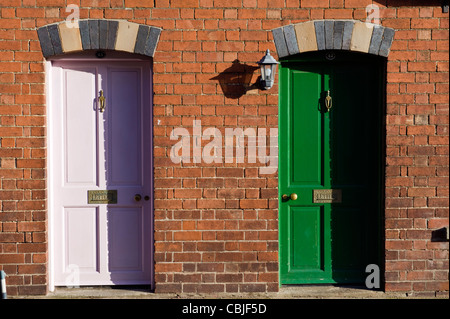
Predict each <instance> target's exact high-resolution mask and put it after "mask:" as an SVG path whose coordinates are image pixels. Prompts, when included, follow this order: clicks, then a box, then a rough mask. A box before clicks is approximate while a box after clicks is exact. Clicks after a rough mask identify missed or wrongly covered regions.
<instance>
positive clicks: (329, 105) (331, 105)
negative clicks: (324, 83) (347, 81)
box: [325, 90, 333, 112]
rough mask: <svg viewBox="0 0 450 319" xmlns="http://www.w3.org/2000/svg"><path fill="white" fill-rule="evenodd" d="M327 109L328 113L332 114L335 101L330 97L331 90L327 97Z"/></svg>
mask: <svg viewBox="0 0 450 319" xmlns="http://www.w3.org/2000/svg"><path fill="white" fill-rule="evenodd" d="M325 107H326V108H327V112H330V109H331V108H332V107H333V100H332V98H331V96H330V90H328V91H327V96H326V97H325Z"/></svg>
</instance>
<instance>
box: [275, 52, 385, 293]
mask: <svg viewBox="0 0 450 319" xmlns="http://www.w3.org/2000/svg"><path fill="white" fill-rule="evenodd" d="M328 53H334V54H335V57H334V59H333V60H334V61H336V62H339V61H343V62H345V61H365V62H371V63H377V65H378V67H379V68H380V75H379V79H378V83H379V89H378V97H379V101H380V105H379V112H377V114H378V118H377V121H378V125H379V130H378V131H377V132H376V134H377V139H378V145H376V146H375V147H377V149H378V158H377V165H378V181H377V184H378V185H377V190H378V194H377V203H378V216H376V218H377V223H378V225H377V227H378V229H377V234H378V238H377V239H376V247H377V252H376V255H377V260H378V263H379V264H378V266H379V270H380V284H381V286H380V288H381V289H382V290H384V279H385V278H384V273H385V254H384V248H385V224H384V221H385V201H384V199H385V176H386V174H385V166H386V165H385V163H386V83H387V78H386V77H387V59H386V58H384V57H381V56H376V55H371V54H367V53H360V52H351V51H343V50H323V51H312V52H305V53H300V54H296V55H290V56H287V57H285V58H281V59H280V61H279V62H280V66H279V73H278V74H279V77H278V81H279V95H278V102H279V104H278V105H279V107H278V114H279V115H278V127H279V134H278V145H279V158H280V159H279V161H278V165H279V170H278V173H279V177H278V203H279V205H278V210H279V217H278V248H279V272H278V276H279V286H282V285H299V284H317V285H319V284H320V283H310V282H306V281H305V282H302V283H282V280H281V267H282V262H283V260H282V259H281V254H282V251H284V250H287V248H284V247H283V245H282V238H283V236H284V235H285V234H284V232H283V229H282V228H283V227H282V223H281V219H282V218H283V216H281V203H282V195H283V194H282V191H281V190H282V188H283V187H282V184H283V183H284V184H285V183H286V181H285V175H283V172H284V171H285V169H286V167H283V165H284V161H283V158H284V157H285V156H286V154H287V152H284V153H283V149H282V148H283V145H284V144H283V140H282V139H283V138H285V137H286V134H287V133H285V132H284V131H283V129H284V128H285V127H287V125H286V121H287V120H288V119H286V117H287V116H288V115H287V114H286V112H285V110H286V108H287V107H288V103H289V101H290V93H289V91H288V89H289V87H290V86H289V84H290V78H289V76H288V75H287V73H286V72H288V70H286V69H288V68H289V67H288V66H286V65H289V64H291V65H292V64H294V63H299V64H300V63H302V64H308V63H311V64H312V63H317V62H323V61H326V59H327V58H326V55H327V54H328ZM325 239H327V238H325ZM328 239H329V238H328ZM368 275H369V273H368Z"/></svg>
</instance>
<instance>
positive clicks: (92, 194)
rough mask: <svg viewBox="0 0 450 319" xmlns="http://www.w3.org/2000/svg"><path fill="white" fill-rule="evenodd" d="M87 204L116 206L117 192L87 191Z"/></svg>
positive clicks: (114, 190)
mask: <svg viewBox="0 0 450 319" xmlns="http://www.w3.org/2000/svg"><path fill="white" fill-rule="evenodd" d="M88 204H117V190H116V189H105V190H101V191H88Z"/></svg>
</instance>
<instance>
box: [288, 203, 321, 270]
mask: <svg viewBox="0 0 450 319" xmlns="http://www.w3.org/2000/svg"><path fill="white" fill-rule="evenodd" d="M322 220H323V217H322V212H321V209H320V207H291V209H290V232H291V235H290V238H291V247H290V249H291V251H292V252H293V253H292V254H291V257H292V260H291V263H290V265H291V266H290V271H323V251H322V245H320V243H321V242H323V238H322V237H323V229H322Z"/></svg>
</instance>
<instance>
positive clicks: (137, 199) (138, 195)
mask: <svg viewBox="0 0 450 319" xmlns="http://www.w3.org/2000/svg"><path fill="white" fill-rule="evenodd" d="M141 199H142V196H141V194H136V195H134V201H136V202H139V201H140V200H141Z"/></svg>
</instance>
